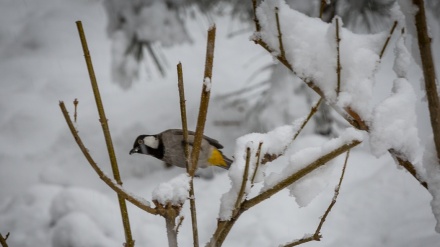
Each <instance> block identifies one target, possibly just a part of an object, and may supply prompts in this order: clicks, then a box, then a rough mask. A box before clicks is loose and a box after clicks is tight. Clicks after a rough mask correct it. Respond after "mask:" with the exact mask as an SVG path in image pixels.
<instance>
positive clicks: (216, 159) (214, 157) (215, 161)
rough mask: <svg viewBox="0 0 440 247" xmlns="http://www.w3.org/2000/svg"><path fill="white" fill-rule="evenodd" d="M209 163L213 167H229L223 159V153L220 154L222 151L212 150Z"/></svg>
mask: <svg viewBox="0 0 440 247" xmlns="http://www.w3.org/2000/svg"><path fill="white" fill-rule="evenodd" d="M208 163H209V164H211V165H213V166H227V164H226V162H225V160H224V159H223V155H222V153H220V151H218V150H217V149H214V150H212V152H211V156H210V157H209V159H208Z"/></svg>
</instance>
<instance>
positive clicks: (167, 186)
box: [153, 173, 191, 206]
mask: <svg viewBox="0 0 440 247" xmlns="http://www.w3.org/2000/svg"><path fill="white" fill-rule="evenodd" d="M190 179H191V178H190V177H189V176H188V174H186V173H183V174H180V175H179V176H177V177H175V178H173V179H171V180H170V181H168V182H165V183H161V184H159V185H158V186H157V187H156V188H155V189H154V190H153V200H156V201H158V202H159V203H160V204H162V205H167V204H168V203H170V204H171V205H176V206H178V205H182V204H183V203H184V202H185V201H186V199H188V196H189V181H190Z"/></svg>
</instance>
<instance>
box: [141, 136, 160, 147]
mask: <svg viewBox="0 0 440 247" xmlns="http://www.w3.org/2000/svg"><path fill="white" fill-rule="evenodd" d="M144 143H145V145H147V146H149V147H150V148H158V147H159V140H157V138H156V137H154V136H147V137H145V138H144Z"/></svg>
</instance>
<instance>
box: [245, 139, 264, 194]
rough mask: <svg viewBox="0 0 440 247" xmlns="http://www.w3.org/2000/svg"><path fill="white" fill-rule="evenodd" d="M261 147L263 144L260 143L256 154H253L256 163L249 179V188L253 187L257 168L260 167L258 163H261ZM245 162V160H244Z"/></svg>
mask: <svg viewBox="0 0 440 247" xmlns="http://www.w3.org/2000/svg"><path fill="white" fill-rule="evenodd" d="M262 146H263V143H262V142H260V143H259V144H258V149H257V153H256V154H255V157H256V158H257V161H256V163H255V169H254V173H253V174H252V178H251V186H254V181H255V177H256V175H257V172H258V168H259V167H260V162H261V159H260V157H261V147H262ZM246 161H247V160H246Z"/></svg>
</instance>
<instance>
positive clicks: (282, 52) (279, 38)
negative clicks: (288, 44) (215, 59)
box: [275, 7, 286, 57]
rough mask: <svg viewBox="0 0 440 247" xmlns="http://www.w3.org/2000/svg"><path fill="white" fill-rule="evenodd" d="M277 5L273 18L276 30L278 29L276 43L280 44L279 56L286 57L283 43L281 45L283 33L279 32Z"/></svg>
mask: <svg viewBox="0 0 440 247" xmlns="http://www.w3.org/2000/svg"><path fill="white" fill-rule="evenodd" d="M278 11H279V10H278V7H275V20H276V21H277V30H278V43H279V45H280V56H281V57H286V52H285V51H284V45H283V33H282V32H281V25H280V17H279V16H278Z"/></svg>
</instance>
